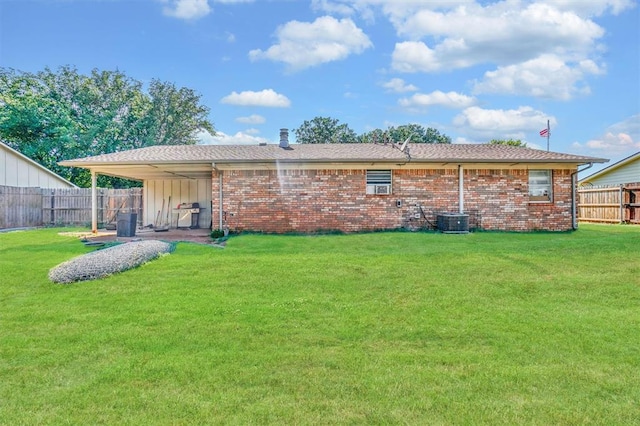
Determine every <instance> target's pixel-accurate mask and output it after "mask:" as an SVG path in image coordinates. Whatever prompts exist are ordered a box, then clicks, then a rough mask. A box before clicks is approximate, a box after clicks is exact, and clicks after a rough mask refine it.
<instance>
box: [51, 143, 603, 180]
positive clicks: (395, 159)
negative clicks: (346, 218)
mask: <svg viewBox="0 0 640 426" xmlns="http://www.w3.org/2000/svg"><path fill="white" fill-rule="evenodd" d="M606 161H608V160H606V159H603V158H594V157H587V156H582V155H573V154H563V153H558V152H548V151H541V150H537V149H530V148H522V147H514V146H508V145H489V144H409V145H408V149H407V150H405V151H402V150H401V149H400V146H399V145H395V144H391V143H389V144H304V145H303V144H291V145H289V147H288V148H281V147H280V146H278V145H276V144H267V145H170V146H168V145H162V146H160V145H158V146H150V147H146V148H140V149H134V150H130V151H121V152H115V153H112V154H104V155H98V156H94V157H85V158H78V159H74V160H67V161H62V162H61V163H60V164H61V165H63V166H72V167H83V168H89V169H93V170H95V171H97V172H99V173H105V174H113V175H117V176H126V177H132V176H133V174H135V173H136V172H135V171H134V168H133V167H132V166H139V170H141V168H144V167H154V168H156V169H158V168H163V169H164V170H171V171H172V172H173V173H175V174H176V175H178V176H180V174H179V173H180V167H179V165H182V166H183V168H182V171H183V172H186V169H187V168H188V167H187V166H188V165H191V168H192V169H193V168H194V167H195V165H197V164H199V165H201V167H200V168H199V169H198V170H200V172H201V175H206V173H207V172H210V170H211V167H212V164H229V165H231V164H246V165H248V166H250V165H251V164H260V163H262V164H264V163H278V164H285V163H292V164H297V163H305V164H313V163H390V164H392V163H434V164H435V163H437V164H447V163H456V164H459V163H566V164H573V165H579V164H585V163H603V162H606ZM170 165H173V166H171V167H169V166H170ZM116 166H118V168H117V170H116ZM127 166H129V167H127ZM125 170H128V172H127V173H124V172H123V171H125ZM209 176H210V173H209ZM189 177H193V175H189Z"/></svg>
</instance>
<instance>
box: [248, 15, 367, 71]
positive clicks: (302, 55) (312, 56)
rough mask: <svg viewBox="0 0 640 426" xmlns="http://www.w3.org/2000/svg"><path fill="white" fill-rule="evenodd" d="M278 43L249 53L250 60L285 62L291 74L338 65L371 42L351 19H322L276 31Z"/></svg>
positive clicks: (293, 22)
mask: <svg viewBox="0 0 640 426" xmlns="http://www.w3.org/2000/svg"><path fill="white" fill-rule="evenodd" d="M276 37H277V39H278V42H277V43H276V44H274V45H272V46H271V47H270V48H269V49H267V50H264V51H263V50H260V49H255V50H252V51H250V52H249V59H251V60H252V61H257V60H260V59H268V60H271V61H276V62H284V63H285V64H287V65H288V66H289V68H290V70H292V71H297V70H301V69H304V68H309V67H313V66H316V65H319V64H322V63H326V62H332V61H338V60H342V59H345V58H347V57H348V56H349V55H351V54H359V53H362V52H363V51H364V50H365V49H368V48H370V47H371V46H373V45H372V43H371V40H369V37H367V36H366V34H365V33H364V32H363V31H362V30H361V29H360V28H358V27H357V26H356V25H355V24H354V23H353V21H352V20H351V19H341V20H337V19H335V18H333V17H331V16H323V17H320V18H318V19H316V20H315V21H314V22H312V23H309V22H299V21H291V22H288V23H286V24H284V25H282V26H281V27H279V28H278V29H277V31H276Z"/></svg>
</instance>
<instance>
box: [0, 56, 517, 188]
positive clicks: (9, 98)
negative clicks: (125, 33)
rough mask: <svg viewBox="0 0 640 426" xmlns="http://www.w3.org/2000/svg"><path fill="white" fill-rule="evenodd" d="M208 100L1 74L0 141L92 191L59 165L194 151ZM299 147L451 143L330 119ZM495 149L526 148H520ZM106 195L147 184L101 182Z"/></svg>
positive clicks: (167, 87)
mask: <svg viewBox="0 0 640 426" xmlns="http://www.w3.org/2000/svg"><path fill="white" fill-rule="evenodd" d="M208 116H209V108H208V107H207V106H205V105H203V104H202V103H201V95H199V94H198V93H196V92H195V91H194V90H192V89H189V88H185V87H176V85H175V84H173V83H170V82H164V81H160V80H158V79H153V80H151V82H150V83H149V84H148V88H147V90H144V88H143V84H142V83H141V82H140V81H138V80H135V79H133V78H130V77H128V76H126V75H125V74H124V73H122V72H120V71H117V70H116V71H100V70H97V69H94V70H92V71H91V73H90V74H89V75H83V74H81V73H79V72H78V70H77V69H76V68H74V67H71V66H63V67H60V68H59V69H58V70H56V71H53V70H51V69H49V68H45V70H43V71H40V72H37V73H29V72H22V71H16V70H14V69H11V68H0V140H2V141H3V142H4V143H6V144H7V145H9V146H11V147H12V148H14V149H16V150H17V151H19V152H21V153H22V154H24V155H26V156H27V157H29V158H31V159H33V160H34V161H36V162H38V163H39V164H41V165H43V166H44V167H46V168H48V169H49V170H52V171H53V172H55V173H57V174H59V175H60V176H62V177H64V178H65V179H67V180H69V181H70V182H73V183H74V184H76V185H78V186H80V187H88V186H90V184H91V175H90V172H89V171H88V170H85V169H79V168H69V167H61V166H59V165H58V162H59V161H62V160H66V159H71V158H82V157H89V156H94V155H100V154H108V153H112V152H117V151H123V150H128V149H134V148H143V147H147V146H151V145H189V144H195V143H197V142H198V136H197V135H198V132H199V131H203V130H206V131H208V132H209V133H211V134H212V135H215V129H214V125H213V123H212V122H211V121H210V120H209V118H208ZM294 132H295V135H296V139H297V142H298V143H304V144H317V143H385V142H403V141H405V140H407V139H409V140H410V141H411V143H437V144H449V143H451V138H450V137H449V136H447V135H444V134H442V133H440V132H439V131H438V130H437V129H434V128H430V127H429V128H425V127H423V126H421V125H419V124H406V125H401V126H392V127H389V128H387V129H385V130H382V129H375V130H371V131H368V132H366V133H364V134H361V135H357V134H356V132H354V131H353V130H352V129H351V128H349V126H348V125H347V124H344V123H340V121H339V120H338V119H335V118H331V117H315V118H314V119H312V120H305V121H304V122H303V123H302V124H301V125H300V127H298V128H297V129H295V130H294ZM490 143H500V144H507V145H516V146H525V145H526V144H523V143H522V142H521V141H519V140H517V141H514V140H493V141H491V142H490ZM98 185H99V186H100V187H104V188H126V187H131V186H139V185H140V183H138V182H134V181H130V180H125V179H118V178H115V177H110V176H98Z"/></svg>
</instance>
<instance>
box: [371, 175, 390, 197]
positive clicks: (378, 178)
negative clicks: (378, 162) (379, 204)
mask: <svg viewBox="0 0 640 426" xmlns="http://www.w3.org/2000/svg"><path fill="white" fill-rule="evenodd" d="M367 194H372V195H389V194H391V170H367Z"/></svg>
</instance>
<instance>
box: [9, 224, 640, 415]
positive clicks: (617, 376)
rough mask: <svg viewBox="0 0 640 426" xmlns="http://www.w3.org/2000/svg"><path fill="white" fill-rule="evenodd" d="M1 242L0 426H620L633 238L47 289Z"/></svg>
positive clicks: (219, 262) (260, 238) (175, 258)
mask: <svg viewBox="0 0 640 426" xmlns="http://www.w3.org/2000/svg"><path fill="white" fill-rule="evenodd" d="M58 231H59V230H55V229H51V230H39V231H27V232H15V233H7V234H0V271H1V278H0V282H1V284H0V424H45V425H46V424H101V423H102V424H132V425H133V424H135V425H140V424H171V425H176V424H185V425H186V424H205V423H206V424H211V423H214V424H216V423H224V424H243V425H244V424H274V423H276V424H491V425H494V424H607V425H611V424H632V423H636V422H637V421H638V419H640V332H639V330H640V308H639V306H640V255H639V249H638V247H640V227H632V226H599V225H581V227H580V230H578V231H576V232H573V233H558V234H556V233H532V234H512V233H474V234H469V235H442V234H421V233H414V234H412V233H374V234H361V235H332V236H315V237H305V236H265V235H246V236H240V237H234V238H231V239H230V240H229V241H228V245H227V247H226V248H225V249H216V248H211V247H208V246H203V245H198V244H189V243H180V244H178V246H177V248H176V251H175V252H174V253H172V254H171V255H169V256H165V257H162V258H160V259H158V260H155V261H153V262H150V263H148V264H146V265H143V266H142V267H139V268H137V269H134V270H130V271H127V272H125V273H122V274H118V275H114V276H112V277H109V278H107V279H103V280H97V281H89V282H83V283H76V284H72V285H56V284H52V283H51V282H49V281H48V280H47V272H48V270H49V269H50V268H51V267H53V266H55V265H57V264H58V263H60V262H62V261H65V260H68V259H70V258H71V257H73V256H76V255H80V254H82V253H85V252H88V251H89V250H90V249H89V248H87V247H84V246H83V245H82V244H81V243H79V242H78V241H77V240H75V239H73V238H69V237H62V236H59V235H58V234H57V232H58Z"/></svg>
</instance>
